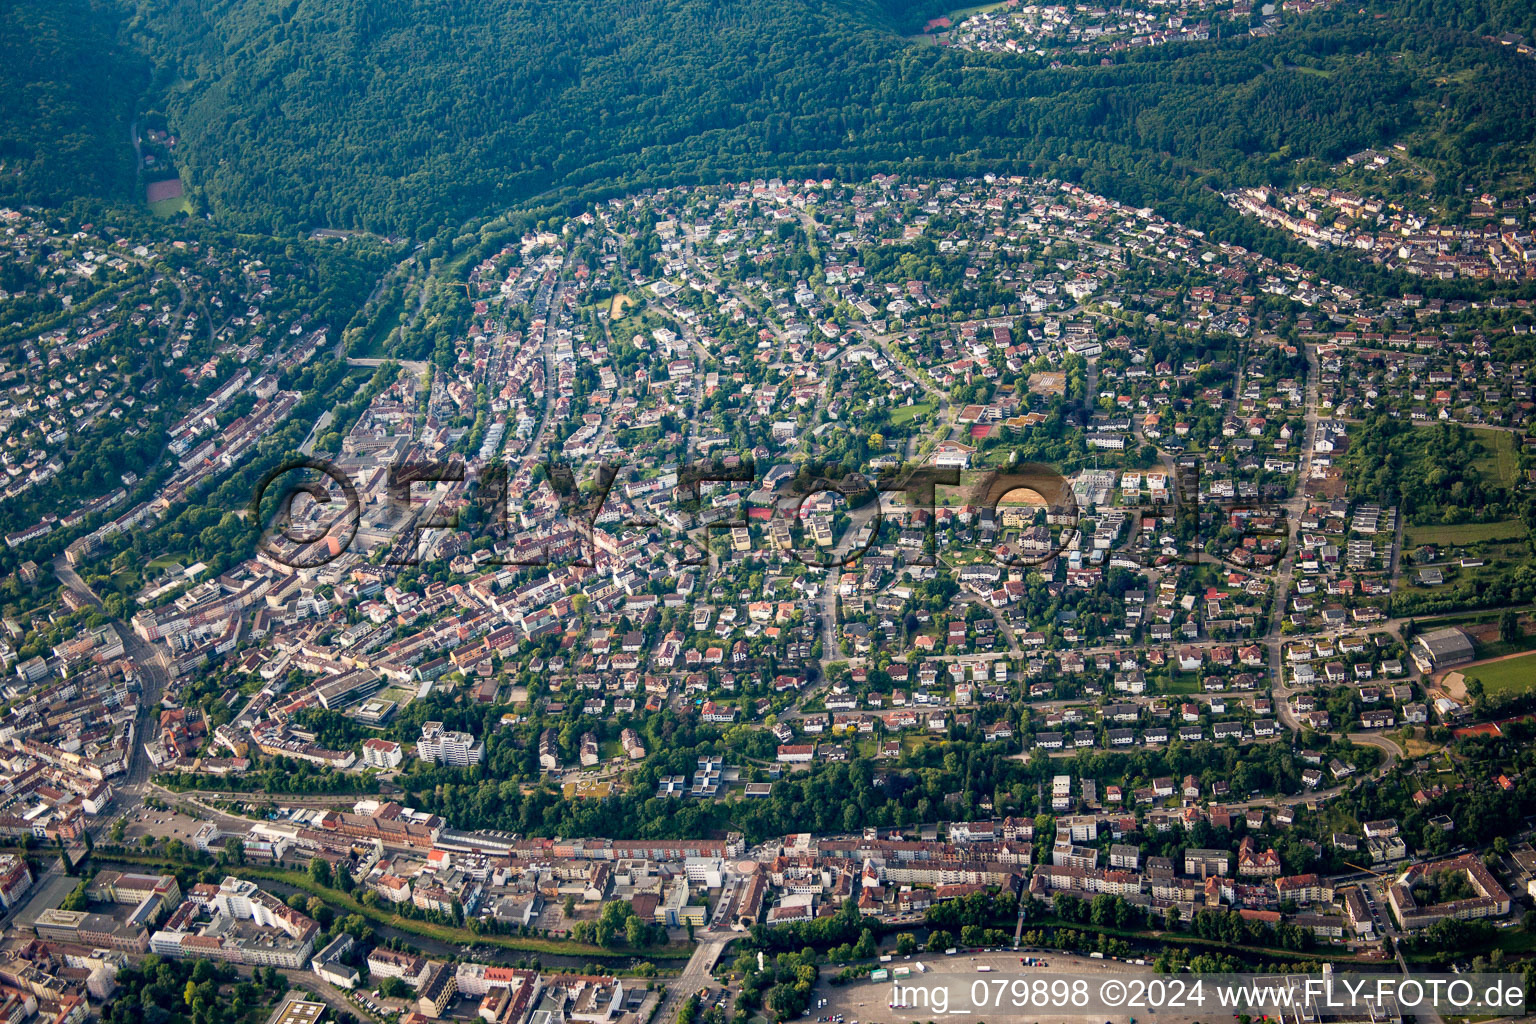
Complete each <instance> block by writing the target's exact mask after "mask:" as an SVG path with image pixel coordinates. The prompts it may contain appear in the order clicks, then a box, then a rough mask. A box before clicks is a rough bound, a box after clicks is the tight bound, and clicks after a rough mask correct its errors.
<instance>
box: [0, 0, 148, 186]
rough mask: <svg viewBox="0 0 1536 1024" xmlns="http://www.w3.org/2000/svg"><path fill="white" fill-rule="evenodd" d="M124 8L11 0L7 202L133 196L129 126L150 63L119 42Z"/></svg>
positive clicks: (2, 20)
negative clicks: (145, 67)
mask: <svg viewBox="0 0 1536 1024" xmlns="http://www.w3.org/2000/svg"><path fill="white" fill-rule="evenodd" d="M117 14H118V12H117V9H116V8H114V7H112V6H111V5H110V4H106V3H98V2H93V0H7V2H6V4H5V10H4V13H3V15H0V167H3V169H0V202H15V201H20V200H26V201H30V202H59V201H62V200H65V199H69V198H73V197H75V196H80V195H87V196H113V197H119V198H120V197H126V196H127V194H128V189H129V186H131V185H132V183H133V180H134V167H133V150H132V149H131V147H130V146H129V141H128V125H129V121H130V119H131V118H132V116H133V105H134V102H135V100H136V99H137V98H138V94H139V90H140V89H141V88H142V87H143V85H144V75H143V64H142V62H140V61H138V60H137V59H135V58H134V57H132V56H130V55H129V54H128V53H126V52H125V51H124V50H123V49H122V48H120V46H119V45H118V24H117Z"/></svg>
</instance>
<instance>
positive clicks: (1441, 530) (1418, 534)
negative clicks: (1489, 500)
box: [1403, 519, 1526, 550]
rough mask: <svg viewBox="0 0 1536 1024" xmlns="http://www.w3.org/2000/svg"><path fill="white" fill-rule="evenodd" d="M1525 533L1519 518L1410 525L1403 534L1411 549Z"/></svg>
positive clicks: (1518, 536) (1519, 536)
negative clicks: (1445, 524)
mask: <svg viewBox="0 0 1536 1024" xmlns="http://www.w3.org/2000/svg"><path fill="white" fill-rule="evenodd" d="M1525 533H1526V531H1525V524H1524V523H1522V522H1521V521H1520V520H1518V519H1503V520H1500V521H1499V522H1496V523H1458V524H1456V525H1453V526H1410V527H1408V529H1407V531H1406V532H1405V533H1404V535H1403V544H1404V545H1405V546H1406V547H1407V548H1409V549H1410V550H1411V549H1413V548H1416V547H1418V546H1420V545H1421V544H1436V545H1440V546H1443V547H1454V546H1457V545H1462V544H1478V543H1482V542H1485V541H1497V540H1523V539H1524V538H1525Z"/></svg>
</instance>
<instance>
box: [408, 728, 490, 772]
mask: <svg viewBox="0 0 1536 1024" xmlns="http://www.w3.org/2000/svg"><path fill="white" fill-rule="evenodd" d="M416 756H417V757H419V758H421V759H422V760H423V761H427V762H429V763H431V764H446V765H451V766H453V767H455V768H464V767H467V766H469V765H472V764H479V763H480V761H481V759H482V758H484V757H485V745H484V744H482V743H476V742H475V738H474V737H473V736H471V735H470V734H469V733H467V732H457V731H455V730H452V729H444V728H443V723H442V722H427V723H425V724H424V725H422V727H421V739H420V740H418V741H417V742H416Z"/></svg>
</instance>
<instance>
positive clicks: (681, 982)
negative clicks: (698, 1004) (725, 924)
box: [652, 932, 741, 1024]
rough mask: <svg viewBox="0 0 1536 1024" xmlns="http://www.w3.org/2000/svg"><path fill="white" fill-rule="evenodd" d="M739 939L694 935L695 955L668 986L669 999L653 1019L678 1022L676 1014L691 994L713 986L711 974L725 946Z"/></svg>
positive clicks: (666, 1023) (661, 1022) (659, 1023)
mask: <svg viewBox="0 0 1536 1024" xmlns="http://www.w3.org/2000/svg"><path fill="white" fill-rule="evenodd" d="M740 937H741V936H740V935H738V934H734V933H730V932H726V933H723V934H722V933H719V932H700V933H698V934H697V935H696V936H695V938H696V939H697V940H698V945H697V946H696V947H695V948H694V951H693V956H691V957H689V958H688V963H687V964H685V965H684V966H683V971H682V973H681V974H679V975H678V976H677V978H676V980H674V981H673V982H672V983H671V984H670V985H668V986H667V994H666V998H664V999H663V1000H662V1003H661V1007H660V1008H659V1009H658V1010H657V1011H656V1016H655V1017H653V1018H652V1019H653V1020H655V1021H656V1022H657V1024H671V1022H672V1021H674V1020H676V1019H677V1011H678V1009H679V1008H680V1007H681V1006H682V1005H683V1001H684V1000H686V999H687V998H688V996H689V994H690V993H695V992H697V991H698V990H699V989H701V988H704V987H705V986H706V985H708V984H709V983H710V981H711V978H712V975H711V973H710V972H712V971H713V970H714V969H715V963H716V961H718V960H719V959H720V954H721V953H722V952H724V950H725V947H726V944H727V943H729V942H730V941H731V940H732V939H735V938H740Z"/></svg>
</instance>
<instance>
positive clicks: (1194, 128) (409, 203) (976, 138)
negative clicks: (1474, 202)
mask: <svg viewBox="0 0 1536 1024" xmlns="http://www.w3.org/2000/svg"><path fill="white" fill-rule="evenodd" d="M125 2H126V0H125ZM136 7H137V10H138V16H137V18H136V20H135V22H134V37H135V39H136V40H137V42H138V44H139V45H140V46H142V47H143V49H144V50H145V51H146V52H148V53H152V54H155V55H157V56H158V58H159V59H160V61H161V64H160V67H159V71H158V74H157V79H156V84H155V90H154V91H155V93H156V94H157V95H164V96H165V97H166V100H165V103H166V106H167V108H168V111H169V113H170V114H171V116H172V118H173V120H174V121H175V123H176V126H177V128H178V130H179V131H180V132H181V133H182V139H183V146H182V150H181V154H180V156H181V159H182V160H183V161H184V165H185V167H186V168H187V170H188V172H189V173H188V178H189V179H190V181H189V184H191V185H192V186H193V187H194V188H196V189H199V190H201V191H202V192H203V193H204V198H205V199H206V200H207V202H208V205H209V207H210V208H211V209H213V210H215V211H217V212H219V213H221V214H224V215H227V216H232V217H233V218H235V219H237V220H238V221H240V222H241V223H243V224H245V225H248V226H253V227H267V228H275V227H278V226H280V225H284V224H292V223H299V224H329V225H332V226H338V227H362V228H368V229H372V230H379V231H395V232H420V231H421V230H423V229H424V227H425V226H426V225H428V224H432V223H435V222H440V221H443V220H448V221H458V220H462V219H463V218H466V217H469V216H472V215H475V214H478V213H483V212H485V211H487V210H490V209H495V208H497V207H499V206H504V205H509V204H512V203H516V202H519V201H524V200H527V199H529V198H530V197H534V196H538V195H541V194H546V193H549V192H550V191H551V190H559V192H560V195H561V196H562V197H568V196H570V195H572V194H574V193H575V192H577V191H579V190H580V189H582V188H585V187H598V188H601V189H603V190H606V191H613V190H618V189H625V188H631V187H634V186H637V185H643V184H647V183H651V182H663V181H677V180H710V179H719V178H721V177H739V176H743V175H750V174H772V173H795V174H812V173H813V174H850V173H867V172H869V171H872V170H900V169H903V168H911V169H921V170H932V171H948V172H960V173H964V172H968V171H973V170H982V169H997V170H1023V171H1028V170H1034V171H1036V172H1051V173H1062V174H1070V175H1072V176H1074V177H1082V178H1083V179H1084V180H1085V182H1088V183H1091V184H1093V185H1094V186H1095V187H1099V188H1103V189H1105V190H1106V191H1109V192H1111V193H1112V194H1115V195H1119V196H1121V197H1123V198H1129V199H1133V200H1136V201H1145V202H1151V201H1157V202H1159V203H1160V204H1163V205H1164V208H1165V209H1167V210H1168V212H1171V213H1174V214H1176V215H1182V216H1186V217H1192V218H1194V219H1196V220H1197V221H1199V220H1204V221H1205V222H1207V223H1210V224H1212V226H1214V222H1215V221H1217V220H1221V221H1223V222H1224V223H1230V222H1231V221H1232V220H1233V219H1234V218H1230V217H1228V216H1227V215H1226V214H1225V213H1224V212H1223V211H1222V209H1221V207H1220V204H1219V203H1216V202H1215V201H1214V200H1212V199H1211V198H1210V196H1209V192H1208V189H1207V188H1206V187H1205V186H1207V185H1210V184H1229V183H1233V182H1257V181H1260V180H1275V179H1277V178H1278V179H1283V178H1284V177H1285V176H1286V175H1287V174H1288V173H1290V171H1291V168H1292V166H1293V164H1294V162H1295V161H1296V159H1297V158H1301V157H1307V156H1315V157H1318V158H1321V159H1337V158H1338V157H1339V156H1341V155H1343V154H1344V153H1345V152H1348V151H1349V150H1350V149H1352V148H1357V147H1360V146H1364V145H1370V144H1375V143H1379V142H1382V141H1383V140H1384V139H1386V138H1388V137H1390V136H1391V135H1392V134H1393V133H1395V132H1400V131H1403V130H1406V129H1408V128H1410V127H1412V126H1414V125H1415V124H1417V123H1419V122H1420V120H1421V118H1422V117H1424V116H1425V115H1426V111H1430V110H1438V109H1439V107H1438V103H1437V101H1438V100H1440V99H1443V98H1444V95H1445V92H1446V90H1448V89H1449V90H1465V91H1466V95H1465V97H1464V98H1465V99H1466V100H1467V101H1468V102H1469V103H1470V102H1473V101H1475V102H1476V103H1477V104H1478V105H1479V106H1480V108H1482V109H1481V110H1480V111H1478V112H1475V116H1473V117H1472V118H1471V119H1470V120H1468V119H1465V118H1464V119H1462V120H1461V122H1460V123H1459V124H1458V131H1461V132H1464V133H1465V132H1471V131H1475V130H1477V129H1478V126H1479V125H1483V123H1484V122H1487V125H1486V129H1487V130H1483V131H1481V132H1480V137H1481V139H1482V141H1481V142H1480V143H1478V144H1479V145H1481V146H1482V147H1483V148H1484V149H1485V150H1487V149H1488V148H1489V147H1490V146H1492V145H1493V144H1494V143H1496V142H1497V139H1496V138H1495V136H1496V135H1497V133H1498V132H1499V131H1501V130H1504V126H1507V125H1508V124H1510V123H1513V122H1514V121H1515V120H1516V119H1517V117H1519V116H1524V114H1525V106H1524V104H1526V103H1527V102H1528V99H1527V98H1528V97H1529V96H1530V95H1532V83H1533V82H1536V62H1532V61H1529V60H1526V59H1524V58H1517V57H1516V56H1515V55H1514V54H1513V53H1512V52H1508V53H1501V52H1498V51H1499V49H1500V48H1499V47H1496V46H1490V45H1488V44H1486V43H1477V42H1476V40H1475V39H1474V38H1473V37H1471V36H1469V35H1466V34H1464V33H1454V32H1450V31H1437V32H1431V31H1430V30H1427V29H1425V28H1422V27H1419V26H1414V27H1405V26H1404V25H1402V24H1400V23H1398V22H1395V21H1393V20H1391V19H1374V18H1368V17H1362V16H1359V14H1358V13H1356V14H1355V15H1354V16H1353V17H1351V16H1350V15H1348V14H1344V13H1339V14H1330V15H1323V16H1319V17H1316V18H1313V19H1311V20H1310V21H1309V22H1307V23H1305V24H1304V27H1301V28H1297V29H1294V30H1287V31H1286V32H1285V33H1283V34H1282V35H1280V36H1278V37H1275V38H1270V39H1261V40H1255V39H1249V38H1246V37H1245V38H1241V39H1237V40H1229V41H1227V42H1225V43H1222V44H1219V45H1218V44H1215V43H1212V44H1209V45H1206V46H1200V47H1158V48H1153V49H1149V50H1143V51H1140V52H1138V53H1136V54H1135V55H1134V56H1133V57H1129V58H1126V59H1124V60H1123V61H1121V62H1120V63H1117V64H1115V65H1113V66H1107V67H1100V66H1097V64H1094V65H1090V66H1084V67H1076V68H1074V67H1067V68H1057V69H1053V68H1049V67H1043V66H1039V65H1038V64H1031V63H1030V62H1029V61H1028V60H1027V59H1024V58H1017V57H1012V56H989V55H982V54H975V53H955V52H948V51H945V50H942V49H939V48H932V47H921V46H916V45H913V44H911V43H909V42H907V41H906V40H905V39H904V38H903V37H902V36H900V35H899V34H898V33H897V31H896V29H895V26H896V25H897V24H898V23H900V22H904V21H909V20H910V16H911V13H912V11H915V10H916V11H920V8H919V7H917V6H916V5H903V4H899V3H893V4H886V5H885V6H883V7H882V6H877V5H869V6H861V5H859V4H857V3H841V4H838V3H832V2H830V0H736V2H732V3H725V4H721V3H716V2H714V0H626V2H623V3H619V2H615V0H559V2H555V0H485V2H483V3H478V4H474V5H444V4H441V3H439V2H436V0H288V2H278V0H216V2H212V3H208V2H203V0H140V2H139V3H137V5H136ZM1472 64H1476V65H1477V66H1479V67H1481V68H1482V69H1483V70H1484V72H1486V73H1491V74H1496V75H1497V76H1498V77H1499V79H1500V81H1503V82H1505V84H1506V86H1507V88H1504V89H1501V90H1500V91H1499V93H1498V94H1494V93H1490V92H1487V91H1482V92H1474V91H1472V90H1470V89H1465V86H1464V85H1451V86H1438V87H1437V86H1435V85H1434V84H1433V82H1432V78H1431V76H1432V75H1433V74H1435V73H1437V72H1443V73H1446V74H1452V73H1455V72H1457V71H1458V70H1460V71H1467V70H1469V69H1470V67H1471V65H1472ZM1490 69H1491V70H1490ZM1456 81H1463V79H1457V80H1456ZM1436 89H1439V90H1440V92H1439V94H1436V93H1435V91H1436ZM1506 97H1508V98H1506ZM1461 98H1462V97H1458V102H1459V101H1460V99H1461ZM1465 148H1466V147H1465V145H1460V146H1459V149H1460V150H1465ZM1490 152H1491V150H1490ZM1462 155H1463V156H1466V155H1467V154H1465V153H1464V152H1463V153H1462ZM1477 155H1478V154H1473V155H1472V156H1473V157H1475V156H1477ZM1496 155H1497V154H1496ZM1500 158H1502V157H1500Z"/></svg>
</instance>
